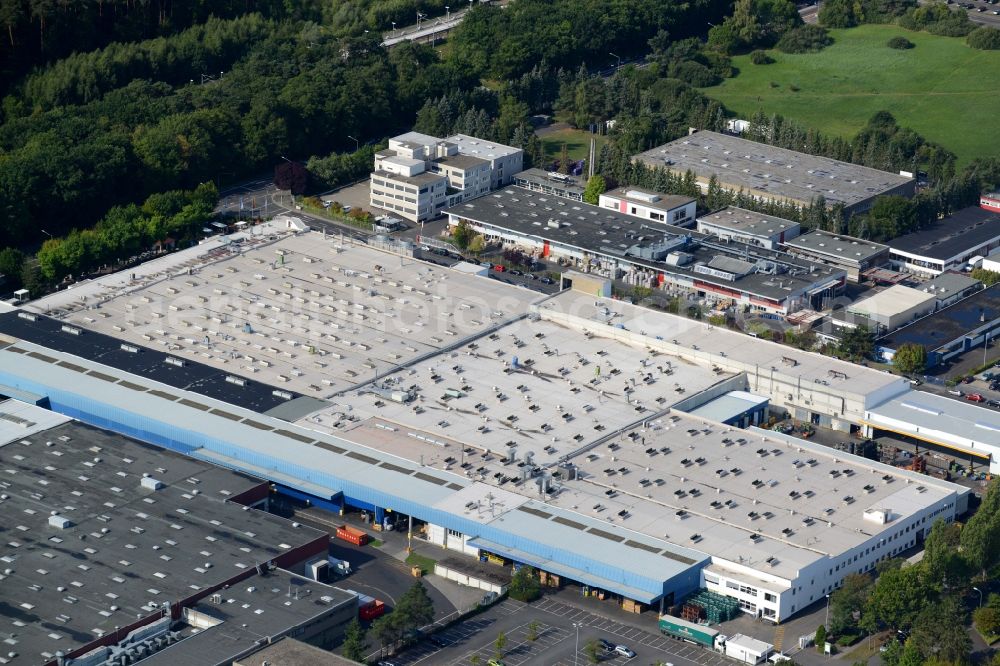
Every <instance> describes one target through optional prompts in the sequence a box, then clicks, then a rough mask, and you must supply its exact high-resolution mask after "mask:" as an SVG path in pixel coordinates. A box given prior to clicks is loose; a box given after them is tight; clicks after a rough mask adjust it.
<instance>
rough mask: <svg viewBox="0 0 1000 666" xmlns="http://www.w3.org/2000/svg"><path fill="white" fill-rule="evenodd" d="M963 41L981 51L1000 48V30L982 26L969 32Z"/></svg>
mask: <svg viewBox="0 0 1000 666" xmlns="http://www.w3.org/2000/svg"><path fill="white" fill-rule="evenodd" d="M965 42H966V43H967V44H968V45H969V46H971V47H972V48H974V49H981V50H983V51H996V50H1000V30H997V29H996V28H990V27H988V26H985V25H984V26H982V27H981V28H976V29H975V30H973V31H972V32H970V33H969V36H968V37H966V39H965Z"/></svg>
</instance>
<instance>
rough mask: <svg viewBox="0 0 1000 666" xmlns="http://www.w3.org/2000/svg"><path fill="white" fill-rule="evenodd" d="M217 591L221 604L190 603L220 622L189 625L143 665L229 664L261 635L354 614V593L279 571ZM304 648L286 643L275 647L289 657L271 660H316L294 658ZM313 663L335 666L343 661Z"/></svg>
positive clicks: (278, 663)
mask: <svg viewBox="0 0 1000 666" xmlns="http://www.w3.org/2000/svg"><path fill="white" fill-rule="evenodd" d="M219 594H220V595H221V597H222V601H221V602H218V603H216V602H215V601H212V598H211V597H208V598H205V599H202V600H201V601H199V602H198V603H197V604H195V605H194V610H196V611H198V612H199V613H202V614H203V615H207V616H210V617H212V618H214V619H216V620H218V621H219V623H218V624H216V625H214V626H211V627H208V628H195V627H190V626H189V627H187V628H185V629H182V630H181V632H180V633H181V637H182V638H181V640H180V641H178V642H176V643H174V644H173V645H170V646H168V647H166V648H165V649H163V650H160V651H159V652H156V653H155V654H153V655H152V656H151V657H149V658H147V659H144V660H143V662H142V663H143V664H144V666H177V665H178V664H203V665H213V666H214V665H216V664H217V665H219V666H223V665H224V666H229V665H230V664H232V663H233V659H235V658H236V657H238V656H239V655H241V654H244V653H246V652H247V651H248V650H252V649H253V648H255V647H257V646H258V645H259V644H260V643H259V640H260V638H261V637H262V636H281V635H283V634H287V633H290V632H291V633H294V629H296V628H297V627H299V626H300V625H308V624H310V623H311V622H312V621H313V620H314V618H320V617H322V616H324V615H327V614H329V613H338V611H339V613H338V614H344V615H347V617H353V616H355V615H356V614H357V603H358V602H357V596H356V595H354V594H352V593H350V592H347V591H346V590H341V589H339V588H336V587H332V586H330V585H325V584H323V583H318V582H316V581H314V580H310V579H308V578H304V577H302V576H299V575H296V574H294V573H291V572H289V571H285V570H283V569H273V570H271V571H269V572H268V573H267V575H264V576H260V575H258V576H255V577H253V578H249V579H247V580H245V581H242V582H240V584H239V585H232V586H230V587H228V588H225V589H223V590H221V591H220V592H219ZM344 606H347V607H349V608H344ZM286 640H288V639H283V640H281V641H279V642H278V643H275V644H273V645H271V646H269V648H270V647H275V646H278V645H281V644H282V643H285V641H286ZM293 643H298V641H293ZM298 644H299V645H305V644H303V643H298ZM305 647H306V648H309V649H310V650H315V651H317V652H320V653H323V654H328V655H329V654H331V653H329V652H324V651H322V650H319V648H314V647H312V646H310V645H305ZM265 649H267V648H265ZM304 649H305V648H299V649H295V648H294V645H293V644H288V645H286V646H285V647H283V648H280V649H278V650H276V652H277V654H278V655H281V654H282V653H284V658H285V659H288V661H274V660H272V661H271V664H274V666H283V665H285V664H288V665H292V664H294V665H295V666H299V665H300V664H306V663H314V662H305V661H300V660H299V659H298V657H299V655H302V656H304V654H303V652H304ZM259 654H261V653H260V652H255V653H254V655H253V657H257V655H259ZM293 657H295V659H294V660H292V659H293ZM248 660H249V661H248ZM240 663H256V664H260V663H261V662H260V660H259V658H258V659H257V660H256V661H255V660H254V659H253V658H252V657H248V658H246V659H241V660H240ZM315 663H323V664H328V665H333V666H339V664H341V663H342V662H340V661H324V662H315ZM351 663H353V662H351Z"/></svg>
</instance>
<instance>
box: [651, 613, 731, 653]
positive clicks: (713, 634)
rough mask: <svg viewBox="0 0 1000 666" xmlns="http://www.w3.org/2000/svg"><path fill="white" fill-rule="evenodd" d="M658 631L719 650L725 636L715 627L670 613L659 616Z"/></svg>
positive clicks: (724, 640)
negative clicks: (689, 620)
mask: <svg viewBox="0 0 1000 666" xmlns="http://www.w3.org/2000/svg"><path fill="white" fill-rule="evenodd" d="M660 631H661V632H662V633H664V634H666V635H667V636H670V637H672V638H677V639H679V640H682V641H687V642H689V643H694V644H695V645H701V646H702V647H707V648H711V649H713V650H721V649H722V646H723V645H725V642H726V637H725V636H724V635H722V634H720V633H719V632H718V631H716V630H715V629H711V628H710V627H707V626H705V625H702V624H695V623H694V622H688V621H687V620H682V619H680V618H679V617H673V616H671V615H661V616H660Z"/></svg>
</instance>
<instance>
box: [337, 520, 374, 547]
mask: <svg viewBox="0 0 1000 666" xmlns="http://www.w3.org/2000/svg"><path fill="white" fill-rule="evenodd" d="M337 538H338V539H343V540H344V541H346V542H348V543H353V544H354V545H355V546H363V545H365V544H366V543H368V534H367V533H366V532H362V531H361V530H359V529H356V528H354V527H350V526H349V525H341V526H340V527H338V528H337Z"/></svg>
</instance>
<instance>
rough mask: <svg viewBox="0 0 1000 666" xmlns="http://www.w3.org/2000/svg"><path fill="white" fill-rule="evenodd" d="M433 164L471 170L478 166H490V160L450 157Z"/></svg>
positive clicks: (440, 158)
mask: <svg viewBox="0 0 1000 666" xmlns="http://www.w3.org/2000/svg"><path fill="white" fill-rule="evenodd" d="M431 161H432V162H436V163H437V164H443V165H445V166H450V167H455V168H456V169H471V168H473V167H477V166H483V165H487V164H489V161H488V160H484V159H480V158H478V157H473V156H471V155H462V154H458V155H448V156H447V157H438V158H435V159H433V160H431Z"/></svg>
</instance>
